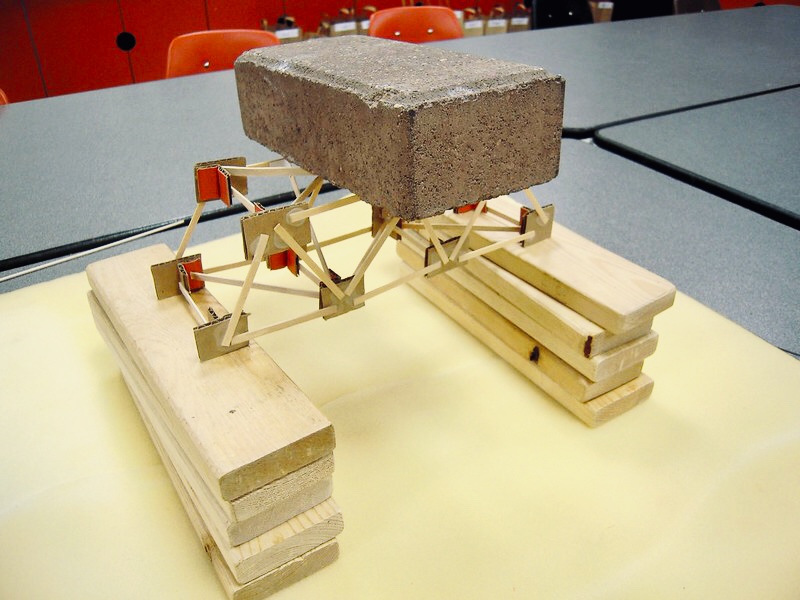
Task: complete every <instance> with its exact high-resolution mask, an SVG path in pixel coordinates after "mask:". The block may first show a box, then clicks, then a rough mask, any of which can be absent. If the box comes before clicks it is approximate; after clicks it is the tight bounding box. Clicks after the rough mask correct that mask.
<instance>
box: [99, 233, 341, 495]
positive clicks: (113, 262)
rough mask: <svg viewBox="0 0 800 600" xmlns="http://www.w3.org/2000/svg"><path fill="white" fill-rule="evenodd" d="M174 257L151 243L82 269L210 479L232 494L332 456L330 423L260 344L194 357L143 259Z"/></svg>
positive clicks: (175, 301)
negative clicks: (210, 356)
mask: <svg viewBox="0 0 800 600" xmlns="http://www.w3.org/2000/svg"><path fill="white" fill-rule="evenodd" d="M171 257H172V253H171V252H170V251H169V249H168V248H167V247H166V246H164V245H160V246H151V247H149V248H144V249H142V250H138V251H134V252H131V253H128V254H124V255H121V256H117V257H114V258H110V259H107V260H104V261H100V262H98V263H94V264H92V265H90V266H89V267H88V268H87V275H88V277H89V282H90V284H91V286H92V289H93V291H94V293H95V295H96V297H97V299H98V301H99V303H100V305H101V306H102V307H103V309H104V311H105V312H106V313H107V315H108V317H109V319H110V320H111V322H112V324H113V327H114V329H115V330H116V331H117V332H118V333H119V335H120V337H121V338H122V341H123V343H124V344H125V347H126V348H128V351H129V352H130V354H131V358H132V360H133V361H134V363H135V364H136V366H137V367H138V368H139V369H140V371H141V372H142V374H143V375H144V377H145V378H146V380H147V381H149V382H150V383H151V386H152V388H153V391H154V394H155V396H156V398H157V400H158V403H159V405H160V406H161V407H162V408H163V410H164V413H165V414H166V415H167V419H166V422H167V424H168V426H169V428H170V431H171V432H172V434H173V435H174V436H175V438H176V440H178V442H179V444H180V446H181V447H182V448H183V449H185V451H186V454H187V456H188V457H189V459H190V460H191V462H192V464H193V465H194V466H195V468H196V469H197V471H198V473H200V475H201V476H202V477H203V479H204V480H205V481H206V483H207V484H208V486H209V487H210V488H211V489H215V490H218V491H219V495H220V496H221V497H222V498H223V499H225V500H234V499H236V498H239V497H241V496H243V495H245V494H247V493H249V492H252V491H254V490H256V489H258V488H260V487H262V486H264V485H266V484H267V483H270V482H271V481H274V480H276V479H279V478H281V477H284V476H285V475H287V474H289V473H291V472H293V471H296V470H297V469H299V468H301V467H303V466H305V465H308V464H310V463H312V462H314V461H316V460H318V459H320V458H322V457H323V456H326V455H329V454H330V453H331V452H332V451H333V448H334V445H335V444H334V433H333V427H332V426H331V424H330V422H329V421H328V420H327V419H326V418H325V417H324V416H323V415H322V413H320V412H319V411H318V410H317V409H316V408H315V407H314V406H313V405H312V404H311V402H310V401H309V400H308V398H306V396H305V395H304V394H303V393H302V392H301V391H300V389H299V388H298V387H297V386H296V385H295V384H294V382H292V381H291V379H289V378H288V377H287V376H286V374H285V373H284V372H283V371H282V370H281V369H280V368H279V367H278V366H277V365H276V364H275V362H274V361H272V359H270V358H269V357H268V356H267V355H266V353H265V352H264V351H263V350H262V349H261V348H260V347H258V346H256V345H253V344H250V345H249V346H248V347H247V348H244V349H242V350H237V351H236V352H233V353H231V354H227V355H224V356H221V357H218V358H215V359H213V360H210V361H206V362H203V363H201V362H200V361H199V360H198V358H197V353H196V347H195V343H194V337H193V332H192V329H193V320H192V318H191V316H190V314H189V313H188V311H187V307H186V306H185V304H184V300H183V298H181V297H172V298H166V299H164V300H161V301H157V300H156V298H155V294H154V293H153V284H152V281H151V279H150V265H151V264H155V263H160V262H164V261H166V260H169V259H170V258H171ZM198 304H199V302H198Z"/></svg>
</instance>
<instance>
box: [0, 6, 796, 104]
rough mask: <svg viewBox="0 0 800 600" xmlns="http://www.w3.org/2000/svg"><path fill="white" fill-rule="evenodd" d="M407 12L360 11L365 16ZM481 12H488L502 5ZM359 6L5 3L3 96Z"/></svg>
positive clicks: (309, 24) (152, 66)
mask: <svg viewBox="0 0 800 600" xmlns="http://www.w3.org/2000/svg"><path fill="white" fill-rule="evenodd" d="M731 1H739V0H731ZM741 1H744V0H741ZM768 1H769V0H768ZM799 1H800V0H799ZM400 4H401V2H400V0H375V1H370V0H364V2H359V3H358V4H357V5H356V6H357V10H358V12H361V11H362V10H363V7H364V6H367V5H371V6H375V7H376V8H378V9H382V8H389V7H392V6H399V5H400ZM456 4H459V6H456ZM462 4H463V5H464V6H467V5H469V6H474V1H473V0H456V2H454V8H461V7H462V6H461V5H462ZM480 4H481V8H483V9H484V12H486V11H488V10H490V8H491V6H492V5H493V4H494V1H493V0H480ZM352 6H353V3H352V2H351V1H347V2H345V1H338V0H306V1H303V2H292V1H291V0H269V1H267V2H265V1H264V0H172V1H171V2H157V1H156V0H0V88H2V89H4V90H5V92H6V93H7V94H8V96H9V98H10V99H11V101H12V102H18V101H21V100H30V99H33V98H41V97H43V96H54V95H58V94H69V93H73V92H81V91H85V90H93V89H98V88H104V87H111V86H116V85H123V84H127V83H135V82H142V81H150V80H154V79H161V78H162V77H164V73H165V71H166V63H167V48H168V47H169V43H170V41H172V39H173V38H174V37H175V36H177V35H180V34H182V33H188V32H190V31H200V30H204V29H232V28H252V29H258V28H260V27H261V21H262V19H267V20H268V22H269V23H270V24H275V23H276V22H277V20H278V17H280V16H281V15H282V14H284V11H285V12H286V14H288V15H290V16H293V17H295V19H296V23H297V25H298V26H299V27H301V28H302V29H303V30H304V31H306V32H314V31H316V30H317V27H318V26H319V22H320V20H321V19H322V18H323V17H324V18H336V17H337V16H338V12H339V9H340V8H342V7H348V8H351V7H352ZM359 16H360V15H359Z"/></svg>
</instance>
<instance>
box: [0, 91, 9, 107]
mask: <svg viewBox="0 0 800 600" xmlns="http://www.w3.org/2000/svg"><path fill="white" fill-rule="evenodd" d="M9 102H10V101H9V99H8V96H6V93H5V92H4V91H3V90H2V89H0V106H2V105H3V104H8V103H9Z"/></svg>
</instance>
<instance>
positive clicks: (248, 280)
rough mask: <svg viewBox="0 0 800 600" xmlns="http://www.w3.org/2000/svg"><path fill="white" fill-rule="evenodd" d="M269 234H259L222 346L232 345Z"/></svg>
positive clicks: (265, 248)
mask: <svg viewBox="0 0 800 600" xmlns="http://www.w3.org/2000/svg"><path fill="white" fill-rule="evenodd" d="M268 241H269V236H268V235H265V234H263V233H262V234H261V235H260V236H258V243H257V244H256V249H255V252H254V253H253V260H252V262H251V263H250V268H249V269H248V270H247V275H246V276H245V278H244V282H243V283H242V289H241V291H240V292H239V297H238V298H237V299H236V304H235V305H234V307H233V310H232V311H231V319H230V321H229V322H228V327H227V329H226V330H225V335H224V336H222V343H221V345H222V346H230V345H231V340H232V339H233V334H234V333H235V331H236V326H237V325H238V324H239V319H240V318H241V316H242V309H243V308H244V301H245V300H247V295H248V294H249V293H250V286H251V285H252V283H253V279H255V276H256V272H257V271H258V266H259V265H260V264H261V261H262V260H263V258H264V253H265V252H266V251H267V242H268Z"/></svg>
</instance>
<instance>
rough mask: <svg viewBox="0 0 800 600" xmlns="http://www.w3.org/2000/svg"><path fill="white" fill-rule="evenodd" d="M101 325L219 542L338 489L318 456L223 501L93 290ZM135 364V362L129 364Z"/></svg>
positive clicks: (268, 524) (248, 534) (257, 529)
mask: <svg viewBox="0 0 800 600" xmlns="http://www.w3.org/2000/svg"><path fill="white" fill-rule="evenodd" d="M89 305H90V307H91V309H92V314H93V316H94V320H95V324H96V326H97V330H98V331H99V332H100V333H101V335H102V336H103V338H104V339H105V340H106V343H107V344H108V346H109V347H110V348H111V349H112V350H113V351H114V354H115V355H116V357H117V363H118V364H119V366H120V369H121V370H122V371H123V374H125V378H126V381H128V385H129V387H133V386H134V385H135V386H136V388H137V389H139V390H141V391H140V393H139V394H138V396H139V398H137V400H138V402H137V405H138V406H139V412H140V413H141V414H142V418H143V419H144V420H146V421H147V422H148V423H149V424H150V425H149V427H148V429H150V431H151V434H152V435H154V436H156V439H154V443H155V442H156V441H157V442H158V443H159V444H160V446H161V447H162V448H163V449H164V452H166V453H167V454H168V456H169V459H170V462H171V463H172V464H173V465H174V466H175V468H176V470H177V472H178V474H179V475H180V477H181V480H182V481H183V484H184V486H185V487H186V488H187V489H189V490H191V494H192V499H193V502H194V504H195V505H196V506H197V508H198V510H199V511H200V514H201V516H202V517H203V520H204V521H205V523H206V524H207V526H208V528H209V530H210V531H211V533H212V535H213V536H214V539H215V541H216V543H217V545H218V546H220V547H225V546H226V545H227V546H237V545H239V544H242V543H244V542H247V541H249V540H252V539H253V538H255V537H257V536H260V535H261V534H263V533H264V532H267V531H269V530H270V529H273V528H274V527H277V526H278V525H280V524H281V523H283V522H285V521H287V520H289V519H291V518H292V517H295V516H297V515H298V514H300V513H302V512H304V511H306V510H308V509H310V508H312V507H314V506H316V505H318V504H320V503H321V502H324V501H325V500H327V499H328V498H330V496H331V492H332V490H333V481H332V475H333V457H332V456H331V455H329V456H326V457H323V458H321V459H319V460H317V461H314V462H313V463H311V464H310V465H306V466H305V467H302V468H301V469H298V471H295V472H294V473H290V474H289V475H286V476H285V477H282V478H281V479H277V480H275V481H274V482H271V483H268V484H267V485H265V486H263V487H261V488H259V489H257V490H255V491H253V492H250V493H249V494H245V495H244V496H242V497H240V498H237V499H236V500H235V501H234V503H235V504H236V506H234V503H231V502H228V501H226V500H223V499H222V498H221V497H220V496H219V495H215V494H214V492H213V491H212V490H211V489H210V488H209V487H208V486H207V485H206V483H205V482H204V481H203V479H202V477H200V475H199V473H198V472H197V470H196V469H195V468H194V466H193V465H192V464H191V461H190V460H189V458H188V457H187V455H186V453H185V452H184V451H183V449H182V448H181V447H180V444H179V443H178V442H177V440H176V439H175V437H174V436H173V435H172V433H171V432H170V431H169V428H168V427H167V426H166V424H165V420H166V415H165V413H164V411H163V409H162V408H161V407H160V406H159V403H158V402H157V400H156V399H155V394H154V393H153V390H152V388H151V387H150V385H149V383H147V381H146V380H145V379H144V376H142V375H141V371H139V369H138V367H136V365H135V364H133V361H132V359H131V358H130V353H129V352H128V351H127V349H126V348H125V346H124V344H123V343H122V341H121V340H120V338H119V336H118V335H117V333H116V331H114V329H113V325H112V324H111V322H110V320H109V319H108V315H106V313H105V311H104V310H103V308H102V307H101V306H100V305H99V303H98V302H97V299H96V297H95V296H94V294H93V293H90V294H89ZM129 363H130V364H129Z"/></svg>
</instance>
